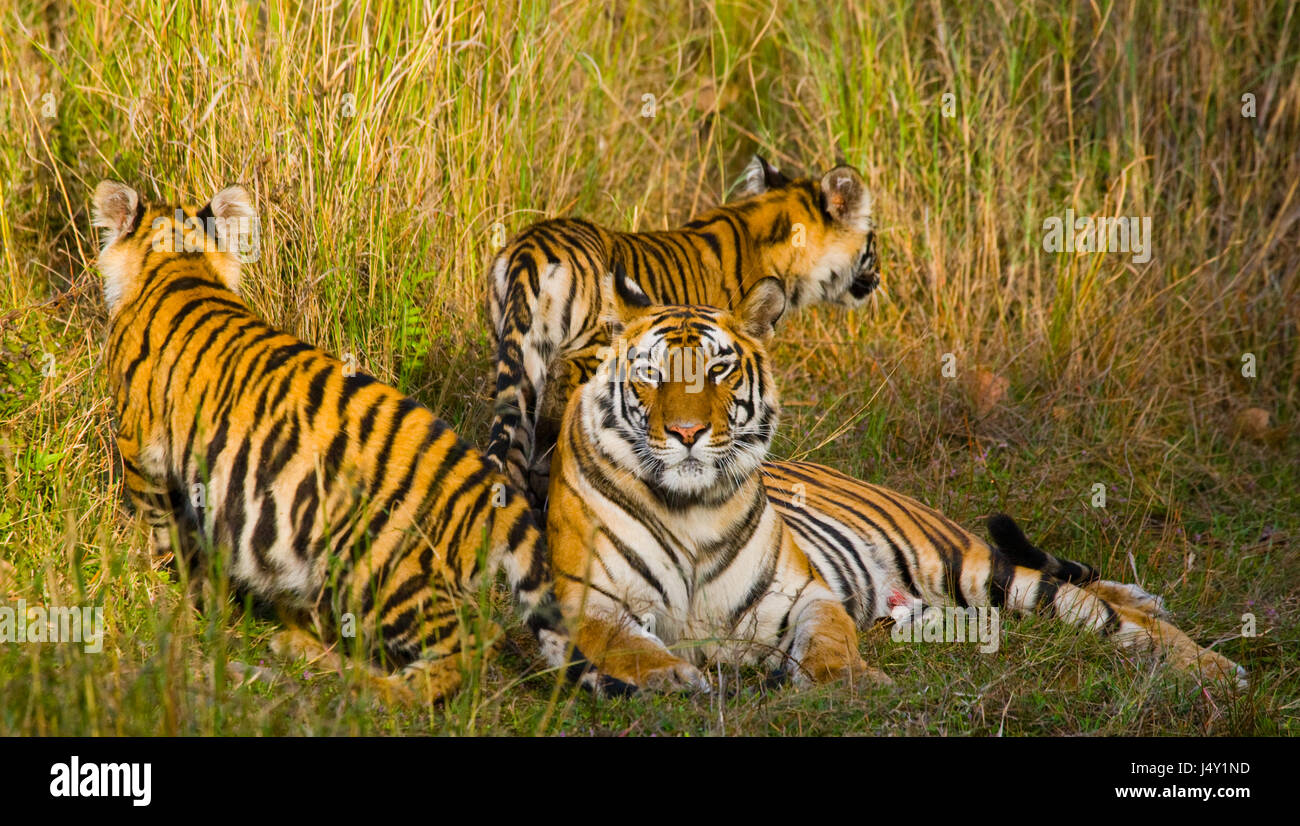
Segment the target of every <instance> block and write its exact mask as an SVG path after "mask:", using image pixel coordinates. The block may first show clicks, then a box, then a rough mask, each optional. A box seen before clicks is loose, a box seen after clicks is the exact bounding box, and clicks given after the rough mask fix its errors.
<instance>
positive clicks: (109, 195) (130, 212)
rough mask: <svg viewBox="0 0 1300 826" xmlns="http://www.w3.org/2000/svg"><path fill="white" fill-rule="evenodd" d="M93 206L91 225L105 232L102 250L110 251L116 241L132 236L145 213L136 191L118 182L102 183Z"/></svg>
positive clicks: (96, 189)
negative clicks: (125, 236) (109, 248)
mask: <svg viewBox="0 0 1300 826" xmlns="http://www.w3.org/2000/svg"><path fill="white" fill-rule="evenodd" d="M93 204H94V210H93V215H92V217H91V225H92V226H96V227H99V228H100V229H102V230H103V231H104V232H103V236H102V238H101V239H100V241H101V245H100V248H101V249H108V247H109V246H110V245H111V244H112V243H113V242H114V241H116V240H117V239H119V238H121V237H123V236H124V235H128V234H130V233H131V232H132V231H133V230H134V229H135V225H136V222H137V221H139V220H140V217H141V216H142V215H143V212H144V211H143V210H142V209H140V206H141V204H140V196H139V195H138V194H136V191H135V190H134V189H132V188H131V187H129V186H127V185H126V184H121V183H118V182H117V181H100V182H99V186H97V187H95V195H94V199H93Z"/></svg>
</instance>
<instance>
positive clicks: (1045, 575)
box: [547, 267, 1245, 689]
mask: <svg viewBox="0 0 1300 826" xmlns="http://www.w3.org/2000/svg"><path fill="white" fill-rule="evenodd" d="M611 289H612V290H613V291H614V294H615V300H616V308H617V312H618V314H619V317H620V318H621V319H622V322H621V323H622V324H625V325H626V326H625V327H624V328H622V330H621V336H622V338H621V339H620V343H619V347H618V348H616V349H615V351H614V352H613V353H612V354H611V355H610V356H609V357H608V359H607V360H606V361H605V362H604V363H603V364H602V365H601V367H600V369H599V371H598V373H597V375H596V377H595V378H594V379H593V380H592V381H591V382H589V383H588V384H587V385H586V386H584V387H583V388H582V390H581V391H580V392H579V393H578V394H577V395H575V396H574V397H573V399H572V400H571V401H570V403H569V406H568V409H567V410H566V413H565V417H564V422H563V425H562V429H561V434H560V441H559V443H558V445H557V448H556V455H555V459H554V467H553V468H552V476H551V488H550V513H549V517H548V527H547V530H548V544H549V546H550V550H551V555H552V563H553V566H554V568H555V572H556V593H557V595H558V596H559V600H560V605H561V607H562V609H563V611H564V613H565V615H566V616H567V617H569V618H570V621H571V624H572V625H573V626H574V627H575V628H576V630H575V635H576V638H577V641H578V644H579V645H580V647H581V648H582V649H583V651H585V652H586V654H587V655H588V656H589V657H591V658H592V659H593V661H595V662H596V663H597V664H599V665H600V666H601V668H602V669H603V670H607V671H608V672H609V674H610V676H612V677H615V678H617V679H619V680H621V681H623V682H625V683H627V684H628V685H632V686H638V687H692V688H699V689H704V688H706V687H707V681H706V679H705V678H704V676H703V674H702V673H701V672H700V671H699V670H698V665H699V664H700V663H701V661H703V660H705V659H710V658H716V659H724V660H733V661H734V660H741V661H748V662H757V663H762V664H765V665H768V666H773V667H779V668H781V669H782V670H784V671H786V672H788V673H790V674H791V675H792V676H793V677H794V679H795V681H796V682H801V681H802V682H808V681H819V680H826V679H832V678H836V677H845V676H849V677H859V678H861V677H866V678H869V679H874V680H882V679H885V678H884V676H883V675H882V674H880V673H879V672H876V671H874V670H871V669H868V668H867V667H866V666H865V664H864V663H862V661H861V659H860V657H859V656H858V651H857V646H856V637H855V634H854V630H855V629H854V621H856V623H857V624H858V625H860V626H863V627H866V626H869V625H871V624H873V623H874V622H875V621H876V620H879V619H885V618H889V617H891V616H892V615H893V612H894V609H896V608H897V607H899V605H900V603H907V602H913V601H915V600H919V601H921V602H922V603H923V604H928V605H930V606H938V605H959V606H1002V607H1005V608H1006V609H1008V610H1011V611H1014V612H1020V613H1029V612H1035V611H1037V612H1041V613H1045V614H1047V615H1049V616H1054V617H1057V618H1059V619H1061V620H1064V621H1065V622H1067V623H1070V624H1072V625H1076V626H1080V627H1083V628H1087V629H1089V630H1092V631H1095V632H1097V633H1099V634H1103V635H1107V636H1110V637H1112V638H1113V639H1115V640H1116V641H1117V642H1118V643H1119V644H1120V645H1125V646H1132V647H1135V648H1140V649H1149V650H1153V651H1155V652H1157V653H1160V654H1163V655H1165V656H1166V657H1167V659H1168V660H1169V662H1170V663H1171V664H1172V665H1174V666H1175V667H1177V668H1180V669H1183V670H1186V671H1189V672H1192V673H1194V674H1196V675H1197V676H1199V677H1203V678H1210V679H1226V680H1237V681H1239V682H1240V681H1242V680H1244V678H1245V672H1244V670H1242V669H1241V668H1240V667H1239V666H1237V665H1236V664H1235V663H1233V662H1232V661H1231V660H1228V659H1227V658H1225V657H1223V656H1221V655H1219V654H1217V653H1214V652H1212V651H1208V650H1206V649H1202V648H1201V647H1200V646H1198V645H1197V644H1196V643H1195V642H1193V641H1192V640H1191V639H1189V638H1188V637H1187V636H1186V635H1185V634H1183V633H1182V632H1181V631H1179V630H1178V629H1177V628H1175V627H1174V626H1173V625H1171V624H1169V623H1168V622H1166V621H1164V620H1163V619H1161V618H1160V617H1159V616H1158V615H1159V614H1160V613H1161V607H1162V606H1161V604H1160V602H1159V600H1158V599H1157V598H1155V597H1152V596H1151V595H1149V594H1147V593H1146V592H1144V591H1142V590H1141V589H1139V588H1137V587H1136V586H1131V585H1124V584H1121V583H1116V582H1108V581H1103V580H1099V579H1097V577H1096V574H1095V572H1093V571H1092V570H1091V569H1090V568H1088V567H1087V566H1084V565H1081V564H1079V563H1075V562H1071V561H1069V560H1063V559H1058V558H1056V557H1053V556H1051V555H1050V554H1047V553H1045V552H1043V551H1041V550H1039V549H1038V548H1035V547H1033V546H1032V545H1031V544H1030V543H1029V542H1028V540H1026V539H1025V537H1024V535H1023V534H1022V533H1021V532H1020V529H1019V528H1018V527H1017V526H1016V525H1015V523H1014V522H1013V521H1011V520H1010V519H1009V518H1007V517H1005V516H999V517H996V518H995V519H994V520H992V522H991V527H992V530H993V532H994V537H995V539H996V540H997V543H998V545H997V546H996V547H995V546H992V545H989V544H988V543H985V542H983V541H981V540H979V539H976V538H975V537H974V536H972V535H971V534H969V533H966V532H965V531H963V530H962V529H961V528H959V527H958V526H956V525H955V524H953V523H952V522H950V521H948V520H947V519H945V518H944V517H943V516H941V515H940V514H938V513H937V512H935V511H933V510H930V509H929V508H926V507H925V506H923V505H921V504H920V503H918V502H915V501H913V500H911V499H908V498H907V497H905V496H902V495H900V494H897V493H894V492H892V491H888V490H886V489H883V488H879V487H876V486H874V485H867V484H865V483H862V482H858V481H856V480H853V479H850V478H848V477H846V476H843V475H842V474H838V473H836V472H834V471H832V470H830V469H828V468H824V467H819V466H817V465H812V464H808V463H802V462H767V463H764V460H765V458H766V457H767V453H768V449H769V446H770V443H771V439H772V434H773V432H774V430H775V427H776V418H777V410H778V402H777V393H776V389H775V387H774V385H773V383H772V377H771V374H770V371H769V368H768V365H767V356H766V353H765V351H764V349H763V346H762V342H763V340H764V339H765V338H766V337H767V336H768V335H769V334H770V332H771V323H772V321H773V320H775V319H776V318H777V317H778V316H779V315H780V313H781V311H782V310H783V309H784V301H785V296H784V291H783V290H782V288H781V286H780V283H779V282H777V281H774V280H773V281H762V282H759V283H758V284H757V285H755V287H754V288H753V289H752V290H751V291H750V293H749V295H748V296H747V297H746V299H745V300H744V301H743V302H742V303H741V304H740V306H739V309H738V310H737V313H736V314H735V315H734V316H733V315H729V314H728V313H726V312H723V311H720V310H715V309H711V308H707V307H698V306H696V307H683V306H667V307H652V306H651V305H650V302H649V299H648V298H647V297H646V296H645V294H644V293H642V292H641V291H640V290H638V289H637V287H636V285H635V284H634V283H632V282H631V280H630V279H627V278H626V276H625V275H624V274H623V273H622V272H620V271H619V269H618V268H617V267H616V268H615V272H614V276H613V279H612V287H611ZM899 618H900V619H902V617H899ZM669 646H673V647H674V649H673V650H670V648H669Z"/></svg>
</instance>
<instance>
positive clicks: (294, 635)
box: [94, 181, 592, 701]
mask: <svg viewBox="0 0 1300 826" xmlns="http://www.w3.org/2000/svg"><path fill="white" fill-rule="evenodd" d="M94 207H95V217H94V224H95V226H97V227H99V228H101V229H102V230H103V249H102V251H101V252H100V255H99V269H100V271H101V273H102V274H103V277H104V296H105V299H106V301H107V304H108V313H109V322H108V344H107V352H106V354H105V359H104V361H105V365H106V368H107V372H108V380H109V385H110V387H111V389H112V394H113V402H114V409H115V413H116V436H117V446H118V449H119V451H120V453H121V456H122V462H123V466H124V468H125V482H126V491H127V494H128V495H129V497H130V500H131V502H132V503H133V504H134V506H135V508H136V510H137V511H139V512H140V513H141V514H142V515H143V517H144V519H145V520H146V521H147V522H148V523H149V525H150V526H151V527H152V528H153V542H154V548H155V551H156V552H157V553H160V554H165V553H168V552H179V553H180V555H181V556H182V557H185V556H193V555H194V554H197V553H200V552H205V553H206V552H210V553H213V554H215V555H217V556H219V557H220V564H219V565H218V566H217V567H218V568H219V569H220V570H222V571H226V572H228V573H229V575H230V577H231V578H232V579H233V580H234V582H235V584H236V585H237V586H239V587H241V588H243V589H245V590H247V591H249V592H251V593H253V594H256V595H257V596H259V597H261V598H264V599H265V600H267V601H270V602H272V603H275V604H276V605H278V606H281V607H283V608H285V609H287V611H286V613H287V614H289V615H291V616H292V615H295V614H296V615H298V617H299V618H308V619H311V620H312V622H311V623H310V624H312V625H316V626H317V634H319V633H324V634H325V635H326V638H325V639H321V638H319V636H318V635H317V634H314V633H312V632H309V631H308V630H307V624H302V625H300V626H294V627H291V628H290V629H288V630H286V631H284V632H282V633H281V634H279V635H278V636H277V637H276V639H275V641H274V643H273V647H275V648H276V649H277V650H279V651H282V652H285V653H290V654H306V655H310V656H312V657H313V658H320V657H322V656H328V657H329V659H330V661H332V662H336V663H339V664H341V661H340V660H339V659H338V657H337V653H336V652H328V651H326V650H325V649H324V647H323V643H334V642H347V640H346V639H341V637H347V636H348V634H347V630H346V629H347V625H348V623H347V619H346V618H347V616H348V615H351V616H352V617H353V622H354V625H355V631H356V637H357V638H358V639H357V640H356V641H357V642H359V643H362V644H363V645H364V646H365V647H364V648H363V649H361V650H362V651H369V650H370V644H371V643H376V644H378V645H379V646H382V649H383V652H384V655H385V658H386V659H387V660H389V661H390V662H393V663H396V664H398V665H400V666H402V667H401V668H400V670H398V671H397V672H396V673H393V674H391V675H390V674H387V673H384V672H378V673H372V674H370V675H368V676H370V677H372V678H373V685H374V686H375V687H376V688H377V689H379V691H380V692H381V693H382V696H383V697H385V698H386V699H393V700H401V701H412V700H422V701H434V700H437V699H440V698H442V697H444V696H446V695H447V694H449V693H451V692H452V691H454V690H456V688H457V686H458V685H459V684H460V682H461V674H462V669H463V667H464V663H463V662H462V660H463V654H464V653H465V652H466V651H467V650H468V645H467V644H466V643H467V642H469V641H471V640H472V639H473V638H474V634H473V633H472V632H469V631H468V630H467V629H466V628H465V627H464V625H465V623H464V622H463V621H462V618H461V617H460V616H459V615H458V607H459V606H460V605H461V604H463V603H464V602H465V601H467V600H473V599H474V597H475V591H476V587H477V585H476V583H477V582H478V581H479V578H480V577H481V576H484V575H487V576H491V575H492V574H493V572H495V571H496V570H498V569H499V568H500V569H504V570H505V573H506V575H507V578H508V580H509V583H510V588H511V591H512V594H513V596H514V598H515V600H516V602H517V603H518V604H519V605H520V607H521V609H522V612H523V614H524V618H525V621H526V622H527V624H528V625H529V627H530V628H532V629H533V631H534V632H535V633H536V634H537V636H538V637H539V639H540V641H541V643H542V652H543V655H544V657H545V659H546V660H547V662H548V664H549V665H551V666H553V667H559V666H561V665H563V664H564V662H565V659H566V654H567V649H568V634H567V631H566V630H565V628H564V624H563V621H562V618H561V616H560V612H559V610H558V606H557V605H556V603H555V597H554V592H553V590H552V587H551V576H550V570H549V566H548V563H547V558H546V553H545V550H544V546H543V536H542V534H541V532H540V530H539V529H538V526H537V524H536V522H535V521H534V516H533V513H532V511H531V509H530V508H529V507H528V504H527V503H526V501H525V500H524V497H523V496H522V495H521V494H518V493H516V492H515V491H514V490H513V489H511V488H510V487H509V486H508V485H507V484H506V480H505V477H504V476H502V475H501V473H500V472H499V471H497V470H496V469H495V468H494V467H493V466H492V465H491V464H489V463H488V461H487V460H486V459H485V458H484V457H483V456H482V454H480V453H478V452H477V451H475V450H474V449H473V448H472V447H471V446H470V445H468V444H467V443H465V442H464V441H462V440H461V439H459V438H458V437H457V436H456V434H455V433H454V432H452V430H451V428H450V427H449V426H448V425H447V424H446V423H445V422H443V421H441V420H439V419H437V418H436V417H435V416H434V415H433V414H432V413H431V412H430V411H429V410H427V409H426V408H424V407H422V406H421V405H419V404H418V403H416V402H415V401H413V400H412V399H410V398H407V397H406V396H404V395H402V394H401V393H400V392H398V391H397V390H395V389H393V388H391V387H388V386H387V385H384V384H382V383H380V382H378V381H376V380H375V379H373V378H371V377H370V376H367V375H365V374H364V373H358V372H356V371H355V370H352V369H349V367H348V366H347V365H345V364H344V363H343V362H341V361H339V360H338V359H336V358H334V357H333V356H331V355H329V354H328V353H325V352H324V351H322V350H319V349H317V348H315V347H313V346H311V345H310V344H307V343H305V342H303V341H300V340H298V339H297V338H294V337H293V336H291V335H289V334H287V333H284V332H281V331H279V330H276V329H275V328H273V327H271V326H270V325H268V324H266V323H265V322H264V321H262V319H260V318H258V317H257V315H256V314H254V313H253V312H252V311H251V310H249V309H248V308H247V307H246V306H245V304H244V302H243V301H242V300H241V299H240V297H239V276H240V263H241V262H240V255H239V253H240V250H239V249H238V247H239V245H240V244H243V243H246V241H247V238H246V237H245V236H244V232H245V231H246V230H248V229H251V228H252V227H253V224H252V221H253V220H254V219H255V213H254V210H253V206H252V203H251V201H250V199H249V196H248V193H247V192H245V191H244V190H243V189H242V188H240V187H228V188H226V189H223V190H221V191H220V192H218V193H217V194H216V195H214V196H213V198H212V200H211V202H209V203H208V204H207V205H205V206H203V207H201V208H196V207H193V206H154V207H150V206H148V205H147V204H146V203H145V202H144V200H143V199H142V198H140V196H139V195H138V194H137V193H136V192H135V190H133V189H131V188H130V187H128V186H126V185H124V184H120V183H115V182H111V181H105V182H103V183H101V184H100V185H99V187H98V188H97V189H96V190H95V197H94ZM487 625H488V624H487V623H484V626H487ZM488 633H489V634H490V635H492V636H496V635H495V631H494V629H491V628H489V629H488ZM480 642H481V643H482V644H483V645H485V646H487V645H490V643H491V641H490V640H486V639H485V640H480ZM579 656H580V655H579ZM574 676H577V674H576V673H575V674H574ZM591 676H592V675H588V677H591ZM583 679H584V680H586V679H587V677H583Z"/></svg>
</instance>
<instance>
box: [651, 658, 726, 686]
mask: <svg viewBox="0 0 1300 826" xmlns="http://www.w3.org/2000/svg"><path fill="white" fill-rule="evenodd" d="M635 682H636V684H637V685H638V686H639V687H641V688H645V689H649V690H651V691H660V692H664V693H670V692H679V691H694V692H699V693H701V694H708V693H710V692H711V691H712V690H713V688H712V686H710V685H709V680H708V678H707V677H705V676H704V672H702V671H700V670H699V669H698V668H696V667H695V666H693V665H691V664H690V663H688V662H686V661H685V660H678V661H677V662H674V663H669V664H667V665H664V666H660V667H658V668H650V669H646V670H645V671H642V672H640V673H639V674H638V675H637V679H636V680H635Z"/></svg>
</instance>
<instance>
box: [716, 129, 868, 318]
mask: <svg viewBox="0 0 1300 826" xmlns="http://www.w3.org/2000/svg"><path fill="white" fill-rule="evenodd" d="M740 195H741V196H742V197H743V198H745V199H746V201H745V204H746V205H748V204H749V203H751V202H752V205H753V206H752V212H753V216H754V218H755V220H756V221H757V222H759V223H762V224H764V225H766V233H759V234H758V236H759V237H760V238H764V239H765V243H766V247H767V249H766V252H767V255H768V258H769V263H768V267H769V270H768V271H769V272H773V273H780V274H784V275H785V277H786V282H787V283H786V287H787V298H788V299H789V303H790V306H791V307H792V308H794V309H798V308H800V307H803V306H806V305H808V304H812V303H816V302H828V303H832V304H841V305H844V306H848V307H856V306H858V305H859V304H861V303H862V302H863V301H865V300H866V298H867V296H869V295H870V294H871V293H872V291H874V290H875V289H876V287H877V286H879V284H880V269H879V265H878V262H877V257H876V232H875V223H874V221H873V219H872V200H871V193H870V192H869V191H868V190H867V187H866V183H865V182H864V181H863V180H862V176H861V175H860V174H858V171H857V170H856V169H854V168H853V167H851V166H843V165H841V166H837V167H835V168H834V169H832V170H831V171H830V172H827V173H826V174H825V175H824V176H822V178H821V179H820V180H817V179H814V178H793V179H792V178H789V177H787V176H786V175H784V174H783V173H782V172H781V171H780V170H779V169H777V168H776V167H774V166H772V165H771V164H770V163H768V162H767V161H766V160H765V159H764V158H762V157H760V156H758V155H755V156H754V159H753V160H752V161H751V162H750V164H749V166H748V167H746V169H745V177H744V182H743V184H742V186H741V189H740Z"/></svg>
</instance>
